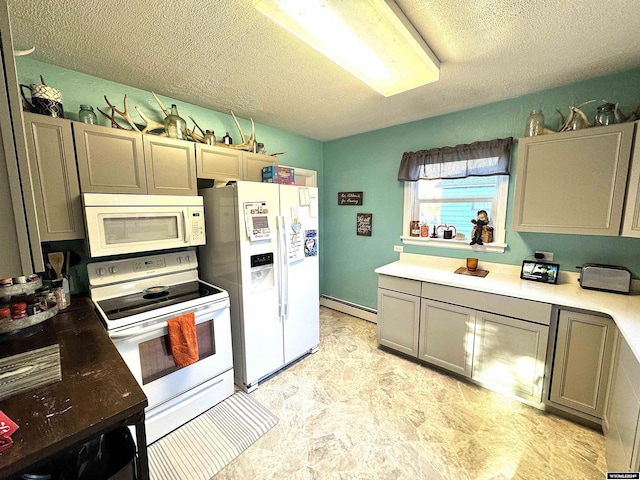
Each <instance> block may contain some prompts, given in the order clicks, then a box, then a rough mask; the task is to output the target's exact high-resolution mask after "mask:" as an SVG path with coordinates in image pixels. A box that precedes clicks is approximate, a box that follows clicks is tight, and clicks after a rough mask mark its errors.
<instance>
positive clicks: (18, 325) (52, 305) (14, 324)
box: [0, 279, 58, 334]
mask: <svg viewBox="0 0 640 480" xmlns="http://www.w3.org/2000/svg"><path fill="white" fill-rule="evenodd" d="M40 287H42V280H41V279H37V280H34V281H31V282H27V283H18V284H16V285H11V286H8V287H0V300H1V299H2V298H4V297H7V298H8V297H11V296H12V295H20V294H22V293H27V294H29V293H34V292H35V291H36V290H37V289H38V288H40ZM57 313H58V304H57V303H56V302H54V301H51V300H49V301H47V309H46V310H45V311H44V312H39V313H36V314H35V315H30V316H28V317H26V318H23V319H20V320H13V321H11V322H9V323H0V334H4V333H11V332H15V331H18V330H22V329H25V328H28V327H32V326H33V325H37V324H39V323H42V322H44V321H45V320H48V319H50V318H51V317H53V316H55V315H56V314H57Z"/></svg>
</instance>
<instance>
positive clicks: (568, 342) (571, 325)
mask: <svg viewBox="0 0 640 480" xmlns="http://www.w3.org/2000/svg"><path fill="white" fill-rule="evenodd" d="M615 331H616V327H615V323H614V322H613V320H612V319H611V318H609V317H602V316H597V315H589V314H585V313H579V312H574V311H571V310H560V311H559V314H558V329H557V337H556V348H555V354H554V358H553V369H552V375H551V389H550V395H549V400H551V401H552V402H554V403H557V404H560V405H563V406H565V407H569V408H571V409H574V410H577V411H579V412H582V413H585V414H587V415H591V416H593V417H596V419H598V420H599V419H601V418H602V413H603V410H604V403H605V399H606V393H607V383H608V380H609V370H610V366H611V354H612V350H613V344H614V340H615Z"/></svg>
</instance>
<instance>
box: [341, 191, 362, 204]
mask: <svg viewBox="0 0 640 480" xmlns="http://www.w3.org/2000/svg"><path fill="white" fill-rule="evenodd" d="M363 197H364V195H363V193H362V192H338V205H362V198H363Z"/></svg>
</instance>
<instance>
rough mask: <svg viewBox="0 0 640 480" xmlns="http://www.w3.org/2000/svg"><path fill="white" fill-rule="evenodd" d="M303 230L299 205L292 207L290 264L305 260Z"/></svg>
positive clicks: (288, 253)
mask: <svg viewBox="0 0 640 480" xmlns="http://www.w3.org/2000/svg"><path fill="white" fill-rule="evenodd" d="M301 230H302V224H301V223H300V219H299V218H298V207H297V206H295V207H291V230H289V251H288V252H287V255H288V261H289V264H290V265H291V264H293V263H294V262H297V261H298V260H304V255H303V245H302V233H301Z"/></svg>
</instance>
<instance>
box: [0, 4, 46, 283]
mask: <svg viewBox="0 0 640 480" xmlns="http://www.w3.org/2000/svg"><path fill="white" fill-rule="evenodd" d="M0 50H1V52H0V53H1V55H0V218H2V228H1V229H0V250H1V251H2V254H1V255H0V277H3V278H4V277H16V276H19V275H27V274H30V273H32V272H41V271H42V270H44V261H43V258H42V248H41V246H40V238H39V235H38V221H37V214H36V206H35V201H34V192H33V188H32V185H31V176H30V175H29V159H28V155H27V146H26V140H25V136H24V129H23V120H22V101H21V99H20V90H19V88H18V76H17V74H16V65H15V61H14V58H13V40H12V39H11V24H10V22H9V11H8V7H7V3H6V2H0Z"/></svg>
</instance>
